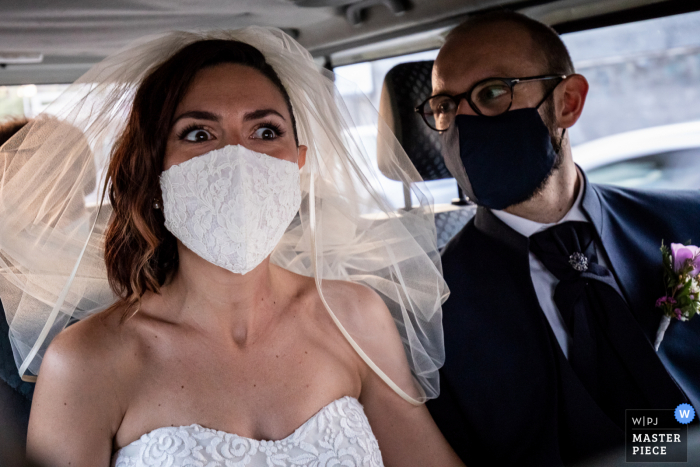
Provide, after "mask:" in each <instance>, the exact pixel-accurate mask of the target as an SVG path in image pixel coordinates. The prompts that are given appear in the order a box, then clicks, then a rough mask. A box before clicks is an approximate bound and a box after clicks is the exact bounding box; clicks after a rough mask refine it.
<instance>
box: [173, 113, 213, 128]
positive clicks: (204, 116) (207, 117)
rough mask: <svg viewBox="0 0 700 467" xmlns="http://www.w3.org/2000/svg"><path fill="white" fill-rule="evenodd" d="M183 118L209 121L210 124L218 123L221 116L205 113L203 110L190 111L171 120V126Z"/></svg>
mask: <svg viewBox="0 0 700 467" xmlns="http://www.w3.org/2000/svg"><path fill="white" fill-rule="evenodd" d="M183 118H196V119H197V120H211V121H212V122H220V121H221V116H220V115H217V114H215V113H212V112H207V111H205V110H190V111H189V112H185V113H183V114H180V115H178V116H177V118H175V120H173V125H175V124H176V123H177V122H178V121H179V120H181V119H183Z"/></svg>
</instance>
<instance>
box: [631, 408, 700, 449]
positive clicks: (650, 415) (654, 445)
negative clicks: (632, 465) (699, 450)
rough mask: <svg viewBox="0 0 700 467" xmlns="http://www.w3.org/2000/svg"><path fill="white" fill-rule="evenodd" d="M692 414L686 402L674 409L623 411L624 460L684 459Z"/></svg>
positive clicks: (693, 413)
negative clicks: (624, 412)
mask: <svg viewBox="0 0 700 467" xmlns="http://www.w3.org/2000/svg"><path fill="white" fill-rule="evenodd" d="M694 417H695V410H694V409H693V407H692V406H690V405H688V404H681V405H680V406H678V407H677V408H676V410H673V409H659V410H653V409H643V410H642V409H640V410H637V409H633V410H627V411H626V415H625V445H626V449H625V450H626V460H627V462H687V460H688V423H690V422H691V421H692V420H693V418H694Z"/></svg>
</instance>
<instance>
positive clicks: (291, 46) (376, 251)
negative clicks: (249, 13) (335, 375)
mask: <svg viewBox="0 0 700 467" xmlns="http://www.w3.org/2000/svg"><path fill="white" fill-rule="evenodd" d="M202 39H228V40H238V41H241V42H245V43H247V44H250V45H252V46H254V47H256V48H257V49H258V50H260V51H261V52H262V53H263V54H264V56H265V58H266V60H267V61H268V63H270V65H271V66H272V67H273V68H274V69H275V71H276V72H277V74H278V75H279V76H280V78H281V80H282V83H283V84H284V86H285V87H286V89H287V91H288V93H289V96H290V98H291V102H292V107H293V109H294V114H295V117H296V119H297V125H298V132H299V142H300V144H304V145H306V146H308V148H309V149H308V153H307V163H306V165H305V167H304V168H303V170H302V172H301V184H302V187H301V189H302V205H301V209H300V212H299V215H298V216H297V217H296V218H295V220H294V221H293V222H292V224H291V225H290V226H289V228H288V229H287V231H286V233H285V235H284V237H283V238H282V240H281V242H280V243H279V244H278V246H277V247H276V249H275V250H274V252H273V254H272V262H273V263H275V264H277V265H279V266H281V267H283V268H286V269H288V270H290V271H293V272H296V273H298V274H302V275H305V276H310V277H314V278H315V281H316V284H317V288H318V291H319V293H320V296H321V298H322V300H323V302H324V305H325V306H326V309H327V310H328V312H329V313H330V315H331V317H332V319H333V321H334V322H335V323H336V325H337V326H338V327H339V329H340V331H341V332H342V334H343V335H344V336H345V338H346V339H347V340H348V341H349V342H350V344H351V345H352V347H353V348H354V349H355V350H356V351H357V352H358V354H359V355H360V356H361V357H362V358H363V360H364V361H365V362H366V363H367V364H368V365H369V366H370V367H371V368H372V369H373V370H374V371H375V372H377V374H378V375H379V376H380V377H381V378H382V379H383V380H384V381H385V382H387V384H389V385H390V386H391V387H392V388H393V389H394V390H395V391H396V392H397V393H399V394H400V395H401V396H402V397H403V398H404V399H406V400H407V401H409V402H412V403H414V404H418V403H421V402H424V401H425V400H426V399H429V398H433V397H436V396H437V394H438V392H439V380H438V369H439V368H440V366H441V365H442V363H443V361H444V349H443V335H442V311H441V305H442V303H443V302H444V300H445V299H446V298H447V294H448V291H447V287H446V286H445V283H444V281H443V279H442V275H441V265H440V257H439V253H438V250H437V247H436V238H435V224H434V220H433V213H432V208H431V200H430V198H429V196H428V195H427V194H426V193H424V192H421V190H420V188H419V187H420V184H416V182H420V181H421V180H420V176H419V175H418V173H417V172H416V170H415V169H414V167H413V165H412V164H411V162H410V161H409V159H408V157H407V156H406V154H405V152H404V151H403V150H402V149H401V147H400V146H399V144H398V142H397V141H396V139H395V138H394V136H393V134H392V133H391V131H390V130H389V129H388V128H387V127H386V126H385V125H384V124H383V122H382V121H381V120H379V125H380V128H379V131H378V133H377V148H376V150H377V151H381V152H382V153H383V157H384V156H386V155H389V156H388V157H384V159H385V160H386V161H387V163H386V165H385V166H383V168H382V170H383V171H384V172H385V173H387V172H390V173H391V178H392V179H394V180H400V181H401V183H402V184H403V185H404V186H405V188H407V189H410V190H411V191H412V193H413V198H414V200H416V201H417V204H414V206H413V207H412V208H411V209H401V210H396V209H394V208H393V207H392V206H391V205H390V204H389V203H388V202H387V198H386V196H385V193H384V191H383V189H382V184H381V183H380V180H379V175H378V173H377V170H376V167H375V163H374V162H373V161H372V159H371V158H370V156H369V155H368V154H370V153H371V152H372V151H373V150H374V148H367V147H365V145H366V144H367V143H366V139H363V138H362V137H361V135H360V133H359V131H358V127H360V122H357V121H355V120H357V118H356V117H354V116H353V115H352V114H351V112H350V111H349V109H348V107H347V106H346V103H345V101H344V98H343V96H341V94H340V93H339V92H338V90H337V88H336V87H335V85H334V81H333V75H332V73H330V72H327V71H325V70H319V68H318V66H317V65H316V64H315V63H314V61H313V59H312V58H311V56H310V54H309V53H308V52H307V51H306V50H305V49H304V48H303V47H301V46H300V45H299V44H298V43H297V42H296V41H294V40H293V39H292V38H291V37H289V36H287V35H286V34H284V33H283V32H282V31H279V30H275V29H266V28H258V27H251V28H246V29H241V30H235V31H219V32H211V33H187V32H175V33H170V34H166V35H162V36H159V37H156V38H152V37H151V38H149V39H144V40H141V41H138V42H137V43H135V44H132V45H131V46H129V47H127V48H126V49H124V50H122V51H120V52H117V53H115V54H113V55H112V56H110V57H108V58H106V59H105V60H104V61H102V62H101V63H99V64H97V65H96V66H94V67H93V68H92V69H91V70H90V71H88V72H87V73H86V74H85V75H83V76H82V77H81V78H80V79H78V80H77V81H76V82H75V83H74V84H72V85H71V86H70V87H69V88H68V89H67V90H66V91H65V92H64V93H63V94H62V95H61V96H60V97H59V98H58V99H57V100H56V101H55V102H53V103H52V104H51V105H50V107H49V108H48V109H47V111H46V112H45V113H44V114H42V115H40V116H39V117H37V118H36V119H35V120H33V121H32V122H31V123H30V124H28V125H27V126H25V127H24V128H23V129H22V130H21V131H20V132H19V133H18V134H17V135H15V136H14V137H13V138H12V139H10V140H9V141H8V142H7V143H6V144H5V145H3V146H2V147H1V148H0V164H1V170H2V173H1V174H0V299H2V304H3V306H4V308H5V312H6V315H7V320H8V323H9V324H10V340H11V342H12V346H13V351H14V355H15V360H16V363H17V366H18V368H19V372H20V375H21V376H22V377H23V379H25V380H30V381H31V380H33V379H34V378H35V375H37V374H38V372H39V367H40V365H41V360H42V355H43V353H44V351H45V350H46V348H47V346H48V344H49V343H50V342H51V339H52V338H53V337H54V336H55V335H56V334H57V333H59V332H60V331H61V330H62V329H64V328H65V327H66V326H67V325H69V324H71V323H72V322H73V321H74V320H80V319H83V318H85V317H87V316H89V315H91V314H94V313H96V312H98V311H100V310H103V309H105V308H106V307H108V306H110V305H111V304H113V303H114V302H115V301H116V299H117V297H116V296H115V295H114V294H113V292H112V291H111V290H110V287H109V284H108V282H107V274H106V269H105V264H104V258H103V255H104V247H103V244H104V232H105V230H106V227H107V225H108V222H109V219H110V214H111V208H110V206H109V201H108V199H107V197H105V196H103V195H104V190H105V172H106V167H107V164H108V162H109V157H110V152H111V149H112V146H113V143H114V141H115V139H116V138H117V136H118V135H119V134H120V133H121V132H122V131H123V129H124V127H125V125H126V122H127V120H128V116H129V113H130V110H131V105H132V101H133V98H134V95H135V92H136V89H137V88H138V87H139V85H140V83H141V82H142V80H143V79H144V78H145V76H147V75H148V73H149V72H150V71H151V70H152V69H153V68H154V67H155V66H157V65H159V64H160V63H162V62H163V61H165V60H166V59H168V58H169V57H171V56H172V55H173V54H174V53H176V52H177V51H178V50H180V49H181V48H182V47H184V46H186V45H188V44H190V43H192V42H195V41H198V40H202ZM353 98H354V99H357V98H358V97H357V96H353ZM366 108H367V109H368V110H371V111H372V112H376V111H375V110H374V109H373V108H372V107H371V105H370V104H368V103H367V105H366ZM331 280H345V281H352V282H356V283H360V284H364V285H366V286H368V287H370V288H372V289H373V290H374V291H376V292H377V293H378V294H379V295H380V296H381V297H382V299H383V300H384V302H385V303H386V305H387V307H388V308H389V310H390V312H391V314H392V316H393V318H394V323H395V324H396V327H397V330H398V332H399V335H400V336H401V338H402V340H403V344H404V350H405V354H406V357H407V359H408V362H409V366H410V368H411V371H412V375H413V380H412V381H406V378H402V376H400V375H399V372H398V371H397V370H396V368H395V367H396V365H395V364H394V362H395V356H392V355H390V353H391V352H389V351H387V350H386V349H385V348H384V345H385V344H384V343H385V339H383V333H382V331H381V330H380V329H377V328H373V325H372V323H374V322H376V321H375V320H374V319H373V318H372V316H363V315H362V312H360V313H358V312H357V311H356V310H355V311H354V312H352V313H351V312H349V311H348V310H344V309H342V307H340V306H337V304H336V303H334V302H335V301H336V300H334V298H333V293H332V291H331V290H330V289H331V287H330V285H329V281H331ZM367 313H370V311H367Z"/></svg>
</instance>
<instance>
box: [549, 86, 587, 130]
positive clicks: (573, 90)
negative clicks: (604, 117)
mask: <svg viewBox="0 0 700 467" xmlns="http://www.w3.org/2000/svg"><path fill="white" fill-rule="evenodd" d="M586 95H588V81H587V80H586V78H584V77H583V75H579V74H573V75H571V76H569V77H567V78H566V79H565V80H564V81H562V82H561V84H560V85H559V86H558V87H557V89H556V90H555V91H554V102H555V109H556V116H557V126H558V127H559V128H570V127H572V126H573V125H574V123H576V122H577V121H578V119H579V117H580V116H581V112H583V105H584V104H585V103H586Z"/></svg>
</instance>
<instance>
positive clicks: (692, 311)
mask: <svg viewBox="0 0 700 467" xmlns="http://www.w3.org/2000/svg"><path fill="white" fill-rule="evenodd" d="M688 243H690V242H688ZM661 256H662V257H663V268H664V285H665V286H666V295H664V296H663V297H661V298H659V299H658V300H657V301H656V307H657V308H659V309H661V312H662V313H663V314H664V316H663V318H661V323H659V329H658V331H656V340H655V341H654V348H655V349H656V350H659V346H660V345H661V341H662V340H664V334H665V333H666V329H667V328H668V325H669V323H670V322H671V319H672V318H675V319H677V320H678V321H688V320H689V319H691V318H692V317H693V316H695V315H696V314H697V313H698V312H700V248H698V247H696V246H693V245H689V244H686V245H681V244H680V243H671V247H670V248H669V247H668V246H667V245H664V242H663V241H662V242H661Z"/></svg>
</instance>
